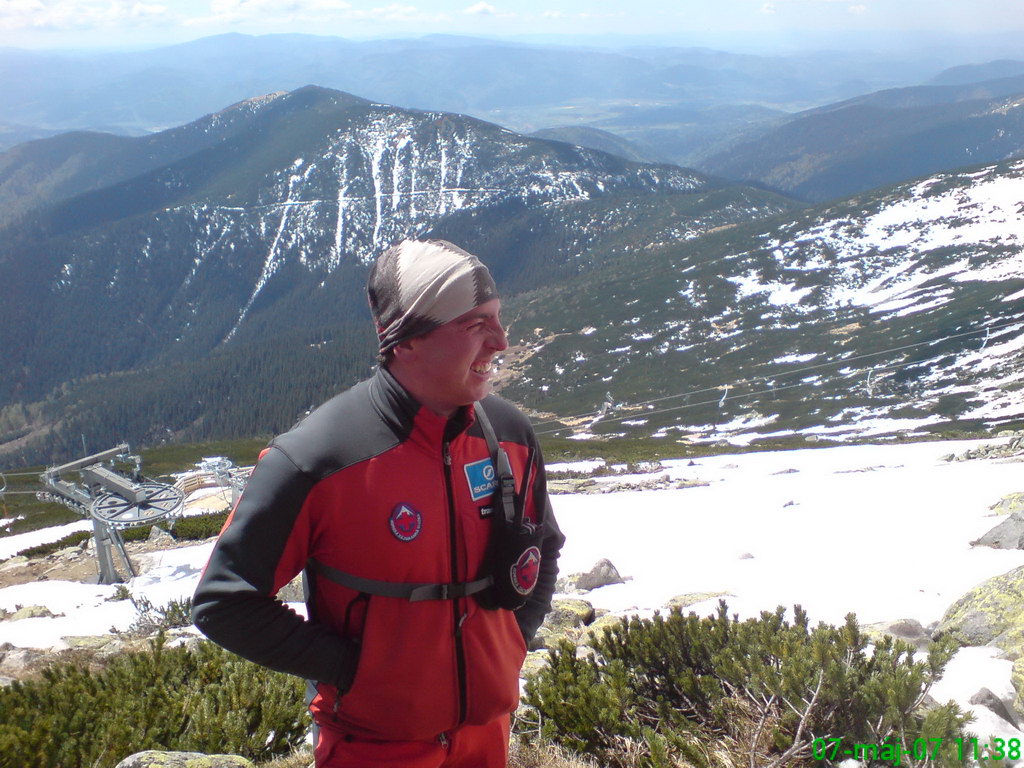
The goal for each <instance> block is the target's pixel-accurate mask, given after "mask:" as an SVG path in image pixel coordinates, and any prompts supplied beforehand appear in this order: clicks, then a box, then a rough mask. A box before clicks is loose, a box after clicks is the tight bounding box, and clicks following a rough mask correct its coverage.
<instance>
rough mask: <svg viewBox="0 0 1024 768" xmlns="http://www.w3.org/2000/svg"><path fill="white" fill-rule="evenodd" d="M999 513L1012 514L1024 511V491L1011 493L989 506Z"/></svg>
mask: <svg viewBox="0 0 1024 768" xmlns="http://www.w3.org/2000/svg"><path fill="white" fill-rule="evenodd" d="M989 509H991V510H992V511H993V512H994V513H996V514H997V515H1012V514H1013V513H1014V512H1024V493H1010V494H1007V495H1006V496H1003V498H1001V499H1000V500H999V501H997V502H996V503H995V504H993V505H992V506H991V507H989Z"/></svg>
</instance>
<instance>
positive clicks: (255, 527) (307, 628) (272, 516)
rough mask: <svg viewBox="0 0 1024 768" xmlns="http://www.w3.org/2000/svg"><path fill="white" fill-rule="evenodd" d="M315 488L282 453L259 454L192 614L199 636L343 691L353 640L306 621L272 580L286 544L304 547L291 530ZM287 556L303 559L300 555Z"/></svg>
mask: <svg viewBox="0 0 1024 768" xmlns="http://www.w3.org/2000/svg"><path fill="white" fill-rule="evenodd" d="M312 486H313V480H312V479H311V478H310V477H309V476H308V475H306V474H305V473H303V472H301V471H300V470H299V469H298V468H297V467H296V466H295V465H294V464H293V463H292V461H291V460H290V459H289V458H288V456H287V455H285V453H284V452H283V451H282V450H280V449H278V448H274V447H272V448H271V449H270V450H269V451H268V452H267V453H266V454H265V455H264V456H263V458H262V459H261V460H260V461H259V463H258V465H257V467H256V469H255V470H254V471H253V473H252V476H251V477H250V479H249V482H248V484H247V485H246V488H245V492H244V493H243V494H242V497H241V498H240V499H239V501H238V505H237V506H236V508H235V511H234V512H233V514H232V516H231V519H230V521H229V523H228V525H227V527H226V528H225V529H224V531H222V532H221V535H220V538H219V539H218V540H217V543H216V544H215V545H214V548H213V553H212V554H211V556H210V561H209V563H208V564H207V566H206V570H205V571H204V573H203V575H202V577H201V579H200V581H199V586H198V588H197V589H196V593H195V598H194V600H193V608H192V616H193V620H194V621H195V624H196V626H197V627H198V628H199V629H200V630H201V631H202V632H203V634H205V635H206V636H207V637H209V638H210V639H211V640H213V641H214V642H216V643H217V644H218V645H221V646H223V647H224V648H226V649H228V650H229V651H232V652H233V653H237V654H238V655H239V656H243V657H245V658H247V659H249V660H251V661H255V662H257V663H258V664H262V665H264V666H266V667H269V668H270V669H274V670H277V671H279V672H288V673H291V674H294V675H298V676H299V677H303V678H306V679H308V680H316V681H322V682H327V683H330V684H332V685H335V686H337V687H338V688H339V689H340V690H346V689H347V688H348V687H349V685H350V683H351V677H352V675H353V673H354V669H355V661H356V648H355V645H354V644H353V643H352V642H351V641H349V640H346V639H344V638H342V637H340V636H339V635H337V634H335V633H334V632H332V631H331V630H329V629H328V628H327V627H324V626H322V625H320V624H317V623H316V622H313V621H307V620H305V619H303V618H302V617H301V616H299V615H298V614H296V613H295V612H294V611H292V610H291V609H290V608H288V606H286V605H285V604H284V603H282V602H281V601H280V600H278V599H277V598H276V597H275V596H274V594H275V585H274V577H275V574H276V573H277V571H278V566H279V564H280V562H281V560H282V558H283V557H284V556H285V550H286V547H304V546H305V543H304V542H302V541H300V540H301V539H302V538H303V537H292V536H291V533H292V529H293V526H294V525H295V522H296V520H297V519H298V517H299V514H300V512H301V511H302V506H303V503H304V502H305V499H306V495H307V494H308V493H309V490H310V489H311V488H312ZM288 554H289V555H290V556H291V557H290V559H291V560H294V561H295V562H300V563H302V562H305V555H304V553H303V552H294V551H293V552H290V553H288ZM300 567H301V566H300ZM297 572H298V569H295V573H297ZM294 575H295V574H294V573H293V574H291V576H294Z"/></svg>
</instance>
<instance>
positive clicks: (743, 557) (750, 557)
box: [738, 552, 754, 560]
mask: <svg viewBox="0 0 1024 768" xmlns="http://www.w3.org/2000/svg"><path fill="white" fill-rule="evenodd" d="M738 559H740V560H753V559H754V556H753V555H752V554H751V553H750V552H744V553H743V554H742V555H740V556H739V558H738Z"/></svg>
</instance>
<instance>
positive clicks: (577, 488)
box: [548, 477, 597, 493]
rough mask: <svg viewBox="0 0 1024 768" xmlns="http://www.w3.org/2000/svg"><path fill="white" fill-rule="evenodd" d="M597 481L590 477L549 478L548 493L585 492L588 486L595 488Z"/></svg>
mask: <svg viewBox="0 0 1024 768" xmlns="http://www.w3.org/2000/svg"><path fill="white" fill-rule="evenodd" d="M596 486H597V481H596V480H594V479H592V478H589V477H567V478H562V479H558V480H548V493H584V492H585V491H586V489H588V488H595V487H596Z"/></svg>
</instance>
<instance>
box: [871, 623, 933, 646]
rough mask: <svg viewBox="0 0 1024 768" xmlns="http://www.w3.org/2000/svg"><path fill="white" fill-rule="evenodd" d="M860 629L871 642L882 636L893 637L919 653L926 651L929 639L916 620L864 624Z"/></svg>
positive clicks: (929, 642)
mask: <svg viewBox="0 0 1024 768" xmlns="http://www.w3.org/2000/svg"><path fill="white" fill-rule="evenodd" d="M861 629H863V630H864V634H866V635H867V636H868V637H869V638H871V639H872V640H874V639H876V638H880V637H883V636H888V637H894V638H896V639H897V640H902V641H904V642H906V643H910V645H912V646H914V647H915V648H916V649H917V650H919V651H926V650H928V646H929V645H931V638H930V637H929V636H928V632H927V630H925V628H924V627H923V626H922V625H921V622H919V621H918V620H917V619H897V620H896V621H880V622H878V623H876V624H865V625H864V626H863V627H861Z"/></svg>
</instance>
